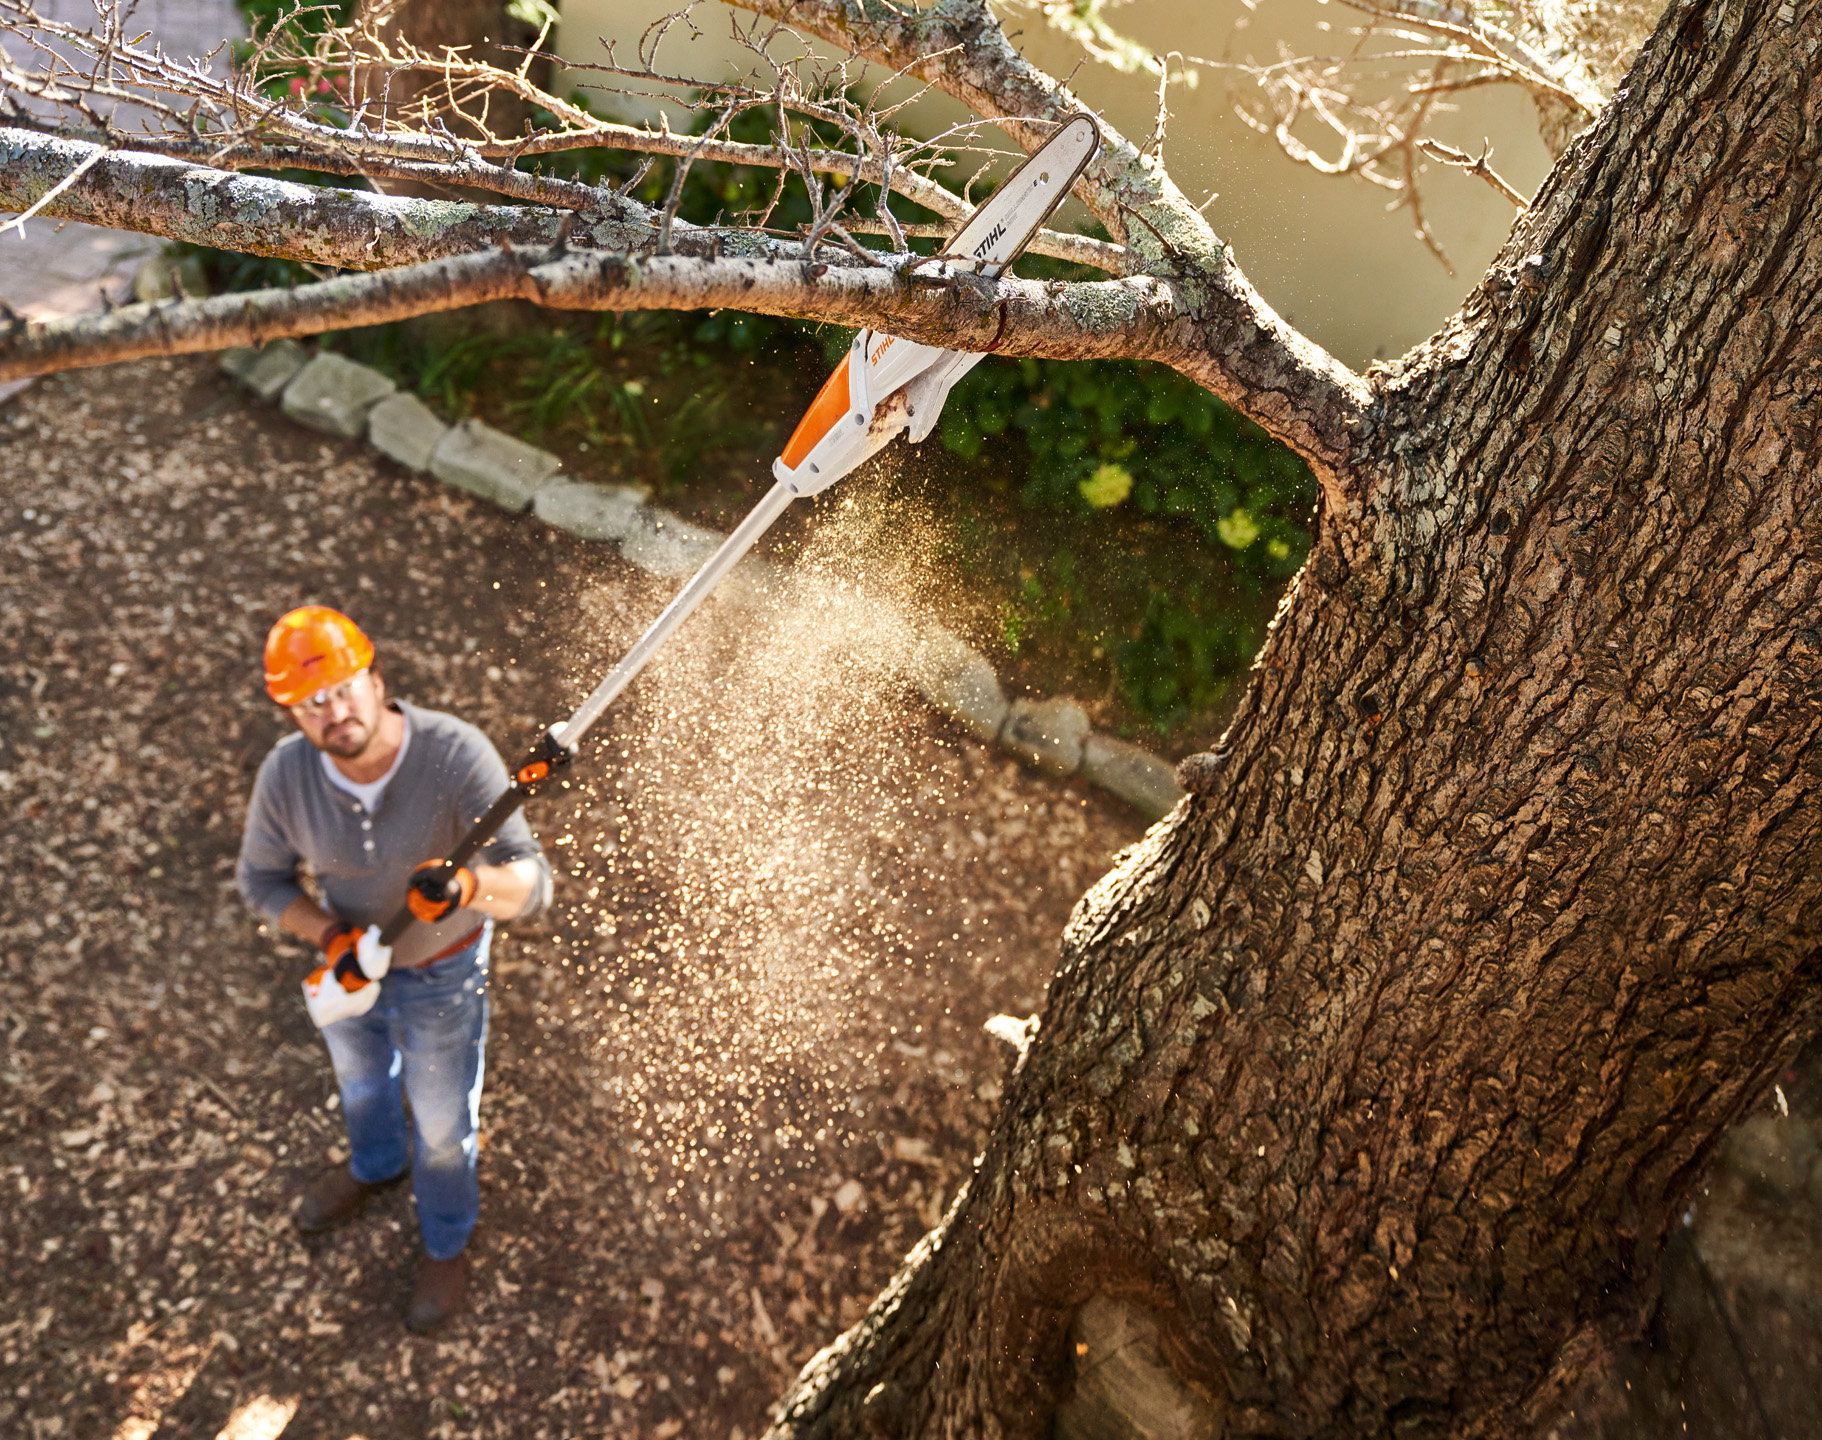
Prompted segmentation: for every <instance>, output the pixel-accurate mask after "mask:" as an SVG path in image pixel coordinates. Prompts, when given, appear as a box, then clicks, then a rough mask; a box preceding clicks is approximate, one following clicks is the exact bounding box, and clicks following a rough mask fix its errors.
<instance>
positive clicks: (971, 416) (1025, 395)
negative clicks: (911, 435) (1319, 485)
mask: <svg viewBox="0 0 1822 1440" xmlns="http://www.w3.org/2000/svg"><path fill="white" fill-rule="evenodd" d="M941 423H942V437H943V443H944V445H946V446H947V447H948V448H949V449H950V450H952V451H953V452H954V453H956V454H957V455H963V456H967V457H969V458H973V457H975V456H979V455H981V454H982V453H983V452H984V451H985V450H986V449H987V447H988V445H989V443H990V442H992V441H994V440H995V439H996V438H997V437H999V436H1002V435H1006V434H1008V433H1009V432H1010V433H1012V434H1016V435H1018V436H1020V437H1021V438H1022V439H1023V440H1024V442H1025V446H1024V448H1025V450H1026V453H1027V455H1028V456H1029V460H1030V467H1029V470H1028V472H1027V478H1026V480H1025V484H1024V488H1023V490H1022V492H1021V498H1023V499H1024V501H1025V503H1026V504H1028V505H1031V506H1033V507H1034V508H1037V509H1050V510H1065V511H1072V512H1076V513H1083V514H1085V513H1088V512H1090V511H1092V510H1096V509H1108V508H1111V507H1113V506H1115V505H1120V504H1129V505H1132V506H1134V507H1136V508H1137V509H1138V510H1139V511H1140V512H1141V513H1143V514H1145V515H1149V516H1158V517H1164V518H1170V519H1176V520H1181V521H1183V522H1185V523H1186V524H1188V525H1190V526H1193V527H1194V528H1195V529H1196V530H1197V531H1198V532H1200V534H1201V536H1202V538H1203V539H1204V540H1205V541H1206V542H1208V543H1210V544H1215V545H1220V546H1222V547H1223V548H1224V549H1225V550H1227V551H1229V552H1230V554H1231V557H1232V558H1233V560H1234V561H1235V564H1236V567H1237V568H1238V570H1239V572H1240V573H1241V574H1242V575H1244V576H1247V577H1249V578H1251V579H1252V580H1253V581H1254V582H1255V583H1257V582H1258V581H1259V580H1283V579H1287V578H1288V577H1290V576H1291V575H1294V574H1295V573H1296V572H1297V569H1298V567H1299V566H1300V565H1302V563H1303V560H1304V556H1305V555H1306V554H1308V552H1309V533H1308V531H1307V530H1305V529H1304V527H1303V524H1302V523H1301V522H1302V521H1303V519H1304V517H1305V516H1307V515H1308V513H1309V511H1310V507H1311V506H1312V505H1313V504H1314V503H1315V498H1316V487H1315V481H1314V479H1313V478H1312V477H1311V475H1310V473H1309V470H1308V467H1306V466H1305V465H1304V464H1303V463H1302V461H1300V460H1298V459H1297V457H1296V456H1294V455H1293V454H1291V452H1290V451H1288V450H1286V449H1285V448H1284V447H1283V446H1282V445H1279V444H1277V443H1276V442H1275V441H1273V440H1272V439H1271V438H1270V437H1269V436H1268V435H1266V433H1265V432H1264V431H1263V430H1261V429H1260V428H1259V427H1258V426H1257V425H1254V424H1253V423H1252V422H1251V421H1249V420H1247V419H1245V418H1244V417H1242V416H1240V415H1238V414H1236V413H1235V412H1234V411H1233V410H1231V409H1229V408H1228V407H1227V406H1226V405H1224V404H1222V403H1221V402H1220V401H1219V400H1217V399H1216V398H1215V397H1214V396H1213V395H1210V394H1209V393H1208V392H1207V391H1206V390H1204V389H1202V388H1201V387H1200V386H1198V385H1196V384H1194V383H1192V382H1191V381H1189V380H1187V379H1185V378H1184V377H1183V376H1181V375H1179V374H1177V373H1176V372H1175V371H1173V370H1169V369H1167V368H1165V367H1164V366H1162V365H1154V364H1145V363H1126V362H1121V361H1112V360H1087V361H1061V360H1016V361H1003V360H988V361H986V362H985V363H983V364H981V365H979V366H976V367H975V369H974V370H973V372H972V373H971V374H969V375H968V376H967V378H966V379H964V380H963V381H962V383H961V384H959V385H957V386H956V388H955V390H954V392H953V393H952V394H951V395H950V397H949V403H948V405H947V406H945V407H944V409H943V418H942V422H941Z"/></svg>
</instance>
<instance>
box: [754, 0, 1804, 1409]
mask: <svg viewBox="0 0 1822 1440" xmlns="http://www.w3.org/2000/svg"><path fill="white" fill-rule="evenodd" d="M1819 53H1822V6H1817V5H1815V4H1813V3H1796V4H1787V3H1781V0H1734V3H1728V4H1723V3H1719V0H1685V3H1678V4H1673V5H1672V6H1671V8H1670V10H1669V13H1668V14H1667V15H1666V16H1665V18H1664V21H1663V23H1662V24H1661V26H1660V28H1659V30H1658V32H1657V35H1656V37H1655V39H1654V40H1653V41H1652V43H1651V44H1650V45H1649V46H1648V47H1647V49H1646V50H1645V52H1644V53H1643V54H1642V55H1641V57H1640V59H1639V61H1638V63H1637V65H1636V67H1635V69H1634V72H1633V74H1632V76H1631V77H1630V79H1629V81H1628V84H1627V87H1626V89H1625V90H1623V91H1622V92H1621V94H1620V96H1619V97H1618V100H1617V102H1616V104H1615V105H1614V106H1613V107H1611V108H1610V109H1609V111H1608V112H1607V113H1606V115H1605V116H1604V117H1603V118H1602V119H1601V120H1600V121H1599V122H1598V123H1597V124H1596V125H1595V126H1594V127H1593V128H1592V129H1591V130H1590V131H1589V132H1588V133H1587V134H1585V135H1584V136H1582V137H1581V138H1580V139H1579V140H1577V141H1576V142H1575V144H1574V145H1573V146H1571V148H1570V150H1569V152H1568V153H1567V155H1566V156H1565V158H1564V160H1563V162H1562V163H1561V164H1560V165H1559V166H1558V167H1557V170H1556V172H1555V173H1554V175H1553V176H1552V178H1551V180H1550V181H1549V182H1548V183H1547V184H1546V186H1545V188H1544V191H1543V192H1542V193H1541V194H1540V196H1539V198H1538V200H1537V201H1536V203H1535V205H1534V206H1533V208H1532V209H1531V210H1530V211H1529V212H1528V213H1527V214H1526V215H1525V216H1524V217H1523V218H1522V219H1521V221H1520V223H1519V226H1518V228H1517V230H1516V231H1515V233H1514V235H1513V237H1512V239H1511V241H1510V243H1509V244H1508V245H1507V247H1506V249H1505V251H1504V253H1503V254H1502V255H1501V257H1500V259H1499V261H1498V262H1497V263H1496V265H1495V266H1494V268H1493V269H1492V271H1491V272H1490V273H1489V275H1488V277H1487V279H1486V280H1485V281H1484V282H1483V283H1482V284H1481V286H1480V287H1479V288H1478V289H1477V290H1476V291H1475V292H1474V293H1473V294H1472V295H1470V296H1469V297H1468V299H1467V301H1466V302H1465V304H1464V307H1463V310H1462V312H1461V314H1460V315H1459V316H1457V317H1456V318H1455V319H1454V321H1453V322H1452V323H1451V324H1450V325H1449V326H1447V327H1446V328H1445V329H1444V330H1443V331H1442V332H1441V333H1440V334H1439V335H1438V336H1437V337H1436V338H1435V339H1434V340H1433V341H1431V342H1430V343H1428V344H1426V345H1425V346H1423V347H1422V348H1420V349H1419V350H1417V351H1414V352H1413V353H1412V354H1410V355H1409V356H1407V357H1405V358H1404V359H1403V360H1402V361H1400V362H1398V363H1397V364H1395V365H1394V366H1392V367H1391V368H1389V369H1386V370H1383V371H1380V372H1378V373H1376V374H1375V376H1374V377H1373V380H1374V383H1375V397H1374V402H1373V404H1372V406H1371V407H1370V408H1369V410H1368V411H1367V413H1366V416H1365V418H1364V419H1363V420H1362V421H1361V423H1360V424H1359V425H1358V426H1357V428H1356V430H1355V434H1356V437H1357V438H1356V447H1355V451H1354V456H1353V462H1352V464H1351V466H1350V467H1349V468H1348V470H1347V472H1346V473H1345V474H1344V475H1343V476H1342V480H1341V485H1340V488H1339V490H1338V491H1337V490H1335V489H1329V490H1325V499H1324V504H1323V509H1322V512H1321V514H1320V516H1319V531H1318V539H1317V543H1316V546H1315V549H1314V552H1313V554H1312V557H1311V559H1310V562H1309V565H1308V567H1307V568H1306V570H1305V571H1304V573H1303V575H1302V576H1301V578H1300V579H1299V581H1298V582H1297V584H1296V585H1295V587H1294V589H1293V592H1292V593H1291V594H1290V595H1289V596H1288V597H1287V599H1286V601H1285V603H1284V607H1283V609H1282V611H1281V613H1280V616H1279V618H1278V621H1277V623H1276V624H1275V626H1274V628H1273V631H1272V633H1271V636H1270V638H1269V640H1268V642H1267V644H1266V646H1265V649H1264V651H1263V652H1262V654H1261V655H1260V657H1259V660H1258V663H1257V667H1256V672H1255V677H1254V683H1253V685H1252V687H1251V689H1250V691H1249V693H1248V695H1247V697H1246V699H1245V701H1244V702H1243V705H1242V708H1241V711H1240V713H1239V715H1238V717H1237V718H1236V720H1235V721H1234V723H1233V726H1232V728H1231V729H1230V730H1229V732H1228V733H1227V735H1226V736H1225V737H1224V739H1223V741H1222V743H1221V745H1220V747H1219V748H1218V749H1217V750H1216V751H1215V752H1214V753H1212V754H1208V755H1202V756H1197V757H1195V758H1193V759H1192V760H1190V761H1188V762H1186V764H1185V766H1184V770H1183V774H1184V778H1185V781H1186V783H1187V785H1188V786H1189V787H1190V789H1191V792H1192V793H1191V796H1190V798H1189V799H1188V800H1187V801H1186V802H1185V803H1184V805H1183V806H1181V807H1180V808H1179V809H1178V811H1177V812H1176V813H1175V814H1174V815H1172V816H1171V817H1170V818H1169V819H1167V820H1166V821H1165V822H1163V823H1161V824H1160V825H1159V826H1158V827H1157V828H1156V829H1154V830H1153V831H1152V833H1151V834H1150V835H1149V836H1148V837H1147V839H1146V840H1145V841H1144V842H1143V843H1142V844H1141V845H1139V846H1137V847H1135V849H1134V850H1133V851H1132V852H1130V853H1129V854H1128V855H1127V856H1126V857H1125V859H1124V860H1123V861H1122V863H1121V864H1120V865H1119V867H1118V868H1117V869H1116V870H1115V871H1114V872H1113V873H1112V874H1110V875H1109V876H1108V877H1107V878H1106V879H1105V880H1103V881H1102V882H1101V883H1100V884H1099V885H1098V886H1096V887H1095V889H1094V890H1093V891H1092V892H1091V893H1090V894H1089V895H1088V896H1087V897H1086V898H1085V899H1084V900H1083V901H1082V903H1081V905H1080V907H1079V908H1078V910H1077V913H1076V915H1075V917H1074V918H1073V920H1072V922H1071V925H1070V928H1069V931H1068V934H1067V936H1066V938H1065V942H1064V955H1063V963H1062V966H1061V968H1060V970H1059V972H1058V974H1057V976H1056V978H1055V980H1054V982H1053V983H1052V985H1051V988H1050V992H1049V996H1048V999H1047V1002H1046V1010H1045V1013H1044V1016H1043V1022H1042V1027H1041V1029H1040V1030H1039V1032H1038V1035H1037V1037H1036V1039H1035V1040H1034V1041H1033V1043H1032V1044H1031V1047H1030V1049H1029V1053H1028V1055H1027V1057H1026V1058H1025V1059H1024V1060H1023V1061H1022V1062H1021V1065H1020V1067H1019V1070H1018V1072H1017V1074H1016V1076H1015V1078H1014V1080H1013V1081H1012V1083H1011V1084H1010V1085H1009V1087H1008V1097H1007V1101H1006V1104H1005V1106H1004V1109H1003V1112H1002V1115H1001V1117H1000V1120H999V1123H998V1125H997V1128H996V1130H995V1132H994V1134H993V1136H992V1138H991V1141H990V1143H989V1145H988V1147H987V1150H986V1153H985V1155H984V1157H983V1159H982V1161H981V1163H980V1165H979V1167H978V1170H977V1172H976V1174H975V1176H974V1179H973V1181H972V1184H971V1187H970V1189H969V1190H968V1191H967V1193H966V1194H965V1195H964V1196H963V1197H962V1198H961V1199H960V1200H959V1201H958V1202H957V1204H956V1207H955V1209H954V1210H953V1211H952V1213H951V1215H950V1217H949V1219H948V1220H947V1221H946V1222H945V1224H944V1226H943V1227H942V1228H941V1229H939V1230H938V1231H937V1232H934V1233H933V1234H932V1236H930V1237H929V1238H928V1239H927V1240H926V1241H925V1242H924V1244H923V1245H922V1246H921V1247H920V1248H919V1250H918V1251H917V1252H916V1253H914V1255H913V1256H912V1257H911V1258H910V1259H909V1260H908V1261H907V1263H906V1266H905V1268H904V1269H903V1271H902V1272H901V1273H900V1275H899V1276H898V1278H897V1279H896V1280H895V1281H894V1283H893V1285H892V1287H891V1288H890V1289H889V1290H888V1291H887V1292H886V1294H885V1295H883V1296H882V1297H881V1299H880V1301H879V1302H878V1303H877V1304H876V1305H875V1307H874V1309H873V1311H872V1312H871V1313H870V1314H869V1316H868V1317H867V1318H866V1319H865V1320H864V1321H863V1322H862V1323H861V1324H860V1325H859V1326H858V1327H856V1329H855V1330H854V1331H852V1332H850V1333H849V1334H848V1335H846V1336H844V1337H843V1338H842V1339H841V1340H839V1341H838V1342H837V1343H836V1344H835V1345H834V1346H832V1347H831V1348H830V1349H829V1350H828V1351H825V1352H824V1353H823V1354H822V1355H821V1356H819V1357H817V1359H816V1360H815V1361H813V1362H812V1363H811V1365H810V1366H809V1367H808V1368H807V1369H806V1371H805V1373H804V1375H803V1377H801V1379H800V1380H799V1382H798V1384H797V1386H796V1388H795V1389H794V1390H793V1391H792V1392H791V1394H790V1395H788V1396H787V1397H786V1400H785V1402H784V1407H783V1411H782V1413H781V1418H780V1420H779V1421H778V1425H777V1429H776V1431H775V1432H774V1433H775V1434H776V1435H778V1436H787V1435H788V1436H807V1435H827V1436H850V1435H856V1434H877V1435H929V1436H934V1435H944V1436H1025V1435H1043V1434H1048V1433H1052V1431H1053V1429H1054V1432H1055V1433H1058V1434H1087V1433H1096V1434H1108V1435H1113V1434H1125V1433H1130V1434H1140V1433H1152V1434H1183V1435H1189V1434H1208V1435H1216V1434H1223V1433H1225V1434H1228V1435H1236V1436H1237V1435H1258V1436H1316V1435H1380V1434H1398V1435H1444V1434H1462V1435H1476V1436H1480V1435H1486V1436H1492V1435H1508V1434H1512V1435H1516V1434H1524V1433H1527V1431H1528V1429H1529V1427H1530V1426H1531V1425H1533V1424H1534V1423H1535V1422H1536V1421H1537V1420H1538V1419H1539V1418H1542V1417H1547V1416H1548V1415H1549V1414H1550V1413H1552V1407H1553V1405H1555V1404H1556V1403H1558V1401H1559V1399H1560V1395H1561V1393H1562V1389H1563V1387H1564V1386H1565V1385H1567V1384H1568V1383H1570V1382H1571V1381H1573V1379H1574V1378H1575V1376H1576V1374H1577V1373H1578V1372H1579V1371H1580V1370H1581V1369H1583V1368H1584V1367H1585V1366H1586V1364H1587V1363H1588V1362H1589V1361H1590V1359H1591V1358H1593V1357H1595V1356H1597V1355H1598V1354H1599V1353H1600V1351H1601V1350H1602V1348H1603V1347H1604V1346H1605V1345H1606V1344H1607V1343H1608V1341H1609V1340H1610V1339H1611V1338H1612V1337H1613V1336H1615V1335H1617V1334H1619V1333H1621V1332H1622V1331H1624V1330H1627V1329H1630V1328H1632V1327H1634V1326H1635V1325H1636V1323H1637V1320H1638V1317H1639V1313H1640V1308H1641V1304H1642V1301H1643V1299H1644V1298H1645V1297H1646V1295H1647V1294H1648V1290H1649V1286H1650V1284H1651V1281H1652V1278H1653V1273H1654V1268H1655V1265H1656V1261H1657V1257H1658V1255H1659V1253H1660V1251H1661V1249H1662V1246H1663V1244H1664V1240H1665V1237H1666V1234H1667V1233H1668V1230H1669V1228H1670V1226H1671V1225H1672V1223H1673V1220H1674V1217H1675V1216H1676V1214H1677V1212H1678V1210H1679V1207H1680V1205H1681V1204H1682V1203H1683V1201H1684V1198H1685V1196H1686V1195H1687V1193H1688V1191H1689V1190H1690V1187H1691V1185H1692V1183H1693V1181H1694V1180H1695V1178H1696V1177H1697V1176H1698V1174H1699V1173H1700V1171H1701V1169H1702V1167H1703V1165H1704V1163H1705V1161H1706V1159H1707V1157H1708V1155H1709V1153H1710V1151H1711V1149H1712V1148H1713V1146H1714V1144H1715V1142H1716V1140H1717V1138H1718V1136H1719V1135H1720V1133H1721V1131H1722V1129H1723V1128H1724V1127H1725V1126H1726V1124H1727V1123H1728V1122H1729V1120H1730V1119H1731V1118H1733V1117H1734V1116H1736V1115H1737V1114H1738V1113H1739V1112H1740V1110H1741V1109H1742V1107H1743V1106H1744V1105H1745V1104H1746V1103H1747V1102H1748V1101H1749V1099H1750V1098H1751V1097H1752V1096H1753V1095H1754V1093H1755V1092H1756V1091H1759V1090H1761V1089H1762V1088H1763V1087H1764V1086H1766V1085H1767V1084H1769V1082H1770V1079H1771V1077H1772V1075H1773V1074H1774V1073H1775V1070H1776V1067H1778V1066H1779V1065H1780V1064H1782V1063H1783V1061H1784V1060H1785V1058H1786V1057H1788V1056H1789V1055H1790V1054H1791V1053H1792V1051H1793V1050H1794V1049H1795V1047H1796V1045H1797V1044H1798V1043H1799V1040H1800V1039H1801V1038H1802V1037H1804V1036H1806V1035H1808V1034H1810V1033H1813V1031H1814V1030H1815V1028H1816V1019H1817V1006H1818V999H1817V991H1816V986H1815V983H1814V981H1815V973H1814V972H1815V969H1816V954H1817V950H1816V926H1815V920H1814V917H1815V915H1816V905H1817V900H1818V897H1819V895H1822V850H1818V844H1817V842H1818V838H1819V832H1822V803H1819V799H1818V786H1819V784H1822V750H1819V749H1818V735H1819V733H1822V636H1819V635H1818V622H1817V611H1816V600H1817V587H1818V581H1819V580H1822V508H1819V506H1818V501H1819V499H1822V496H1819V495H1818V491H1819V490H1822V482H1819V480H1818V473H1817V458H1818V457H1817V454H1816V439H1817V435H1816V427H1817V419H1818V407H1817V397H1818V381H1819V380H1822V348H1819V347H1818V343H1817V341H1816V339H1815V336H1816V335H1817V334H1818V333H1822V332H1819V328H1818V320H1819V315H1818V311H1822V283H1819V282H1822V205H1819V204H1818V177H1817V158H1818V150H1819V149H1822V84H1818V65H1817V62H1818V56H1819ZM1135 1336H1136V1339H1135V1338H1134V1337H1135ZM1126 1341H1131V1342H1132V1343H1125V1342H1126ZM1123 1344H1124V1348H1123V1349H1122V1348H1121V1347H1122V1345H1123ZM1112 1350H1118V1351H1119V1354H1118V1355H1116V1356H1114V1357H1113V1358H1112V1359H1109V1358H1108V1352H1109V1351H1112ZM1121 1367H1124V1369H1122V1368H1121ZM1121 1376H1123V1377H1124V1378H1120V1377H1121ZM1147 1377H1149V1378H1147ZM1145 1407H1150V1408H1149V1409H1146V1408H1145ZM1141 1412H1143V1413H1141ZM1122 1414H1123V1415H1124V1418H1123V1419H1122V1418H1120V1417H1121V1415H1122ZM1142 1425H1144V1426H1149V1427H1151V1428H1149V1429H1144V1428H1141V1426H1142ZM1121 1427H1125V1428H1121Z"/></svg>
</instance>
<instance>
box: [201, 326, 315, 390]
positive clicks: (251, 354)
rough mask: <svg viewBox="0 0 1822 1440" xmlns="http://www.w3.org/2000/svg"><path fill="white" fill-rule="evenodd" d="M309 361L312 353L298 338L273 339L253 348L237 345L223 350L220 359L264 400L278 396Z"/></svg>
mask: <svg viewBox="0 0 1822 1440" xmlns="http://www.w3.org/2000/svg"><path fill="white" fill-rule="evenodd" d="M309 361H310V353H309V351H307V350H305V349H304V347H303V346H302V345H299V344H298V343H297V341H295V340H274V341H273V342H272V343H271V344H270V345H263V346H261V347H260V348H259V349H257V350H254V349H251V348H249V347H248V346H245V345H236V346H235V347H234V348H233V349H232V350H224V351H222V352H221V359H220V360H219V361H218V362H217V363H218V364H219V365H220V366H221V368H222V369H223V370H224V371H226V372H227V373H228V374H229V375H232V376H233V377H234V378H235V379H236V380H238V381H240V383H241V384H242V385H245V386H246V387H247V388H248V389H249V390H251V391H252V392H253V393H254V394H255V395H257V396H259V398H260V399H261V400H272V399H276V398H277V396H278V394H279V392H280V391H281V390H283V389H284V388H285V386H287V385H289V384H290V383H291V382H292V381H293V380H295V379H296V378H297V372H298V371H299V370H302V369H303V368H304V366H305V365H307V364H308V363H309Z"/></svg>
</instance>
